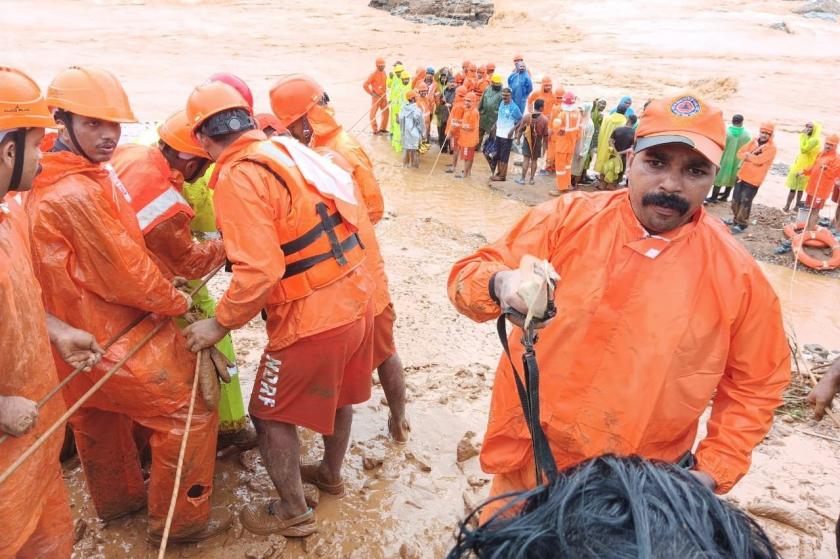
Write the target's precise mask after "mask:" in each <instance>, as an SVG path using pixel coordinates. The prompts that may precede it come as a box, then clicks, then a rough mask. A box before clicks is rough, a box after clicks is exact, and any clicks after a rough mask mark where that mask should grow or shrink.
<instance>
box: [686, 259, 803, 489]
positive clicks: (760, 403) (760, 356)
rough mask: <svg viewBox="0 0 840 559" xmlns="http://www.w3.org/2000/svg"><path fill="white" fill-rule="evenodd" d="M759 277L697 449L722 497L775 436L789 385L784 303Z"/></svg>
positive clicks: (751, 283) (701, 466)
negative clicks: (770, 433) (775, 424)
mask: <svg viewBox="0 0 840 559" xmlns="http://www.w3.org/2000/svg"><path fill="white" fill-rule="evenodd" d="M757 274H760V272H756V273H754V274H752V275H751V276H748V277H747V279H746V280H745V281H747V282H748V284H747V292H748V293H749V294H750V297H749V299H748V300H747V301H746V302H745V303H744V305H743V307H742V309H741V312H740V313H739V314H740V317H739V318H738V319H737V322H736V324H735V326H734V328H733V335H732V338H731V342H730V346H729V354H728V358H727V362H726V368H725V370H724V374H723V377H722V378H721V381H720V384H719V385H718V387H717V393H716V395H715V397H714V400H713V403H712V415H711V418H710V419H709V423H708V435H707V436H706V438H705V439H703V440H702V441H701V442H700V445H699V446H698V448H697V469H698V470H700V471H703V472H706V473H708V474H709V475H711V476H712V477H713V478H714V479H715V481H716V482H717V489H716V492H717V493H726V492H727V491H729V490H730V489H731V488H732V486H733V485H735V483H737V482H738V480H740V479H741V478H742V477H743V476H744V474H746V473H747V470H748V469H749V467H750V458H751V454H752V451H753V448H755V446H756V445H758V444H759V443H760V442H761V441H762V439H764V437H765V435H767V432H768V431H769V430H770V427H771V425H772V423H773V411H774V410H775V409H776V408H777V407H778V406H779V405H780V404H781V403H782V392H783V391H784V389H785V387H786V386H787V385H788V383H789V382H790V349H789V347H788V342H787V338H786V336H785V331H784V327H783V325H782V312H781V307H780V305H779V299H778V297H776V294H775V293H774V292H773V289H772V288H771V287H770V285H769V284H768V283H767V280H766V279H765V278H764V277H763V276H762V277H758V275H757ZM768 317H772V319H771V320H769V321H768Z"/></svg>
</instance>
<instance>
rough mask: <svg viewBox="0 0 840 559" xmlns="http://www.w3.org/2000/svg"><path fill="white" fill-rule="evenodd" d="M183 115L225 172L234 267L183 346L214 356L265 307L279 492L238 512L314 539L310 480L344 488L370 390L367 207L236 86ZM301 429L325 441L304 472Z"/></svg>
mask: <svg viewBox="0 0 840 559" xmlns="http://www.w3.org/2000/svg"><path fill="white" fill-rule="evenodd" d="M187 115H188V117H189V120H190V122H192V123H193V126H194V133H195V135H196V137H197V138H198V140H199V142H200V143H201V147H202V149H204V150H205V151H206V152H207V153H208V155H210V157H211V159H213V160H214V161H215V162H216V165H217V166H218V179H217V183H216V187H215V198H214V203H215V209H216V218H217V220H218V222H219V226H220V230H221V232H222V238H223V240H224V243H225V252H226V253H227V257H228V259H229V260H230V262H231V263H232V270H233V276H232V278H231V281H230V286H229V287H228V289H227V291H226V292H225V294H224V295H223V296H222V298H221V299H220V301H219V305H218V307H217V309H216V316H215V317H214V318H210V319H206V320H202V321H198V322H195V323H193V324H191V325H190V326H188V327H187V329H186V332H187V341H188V347H189V348H190V349H191V350H192V351H200V350H201V349H204V348H207V347H209V346H211V345H213V344H214V343H216V342H217V341H219V340H220V339H221V338H222V337H223V336H225V335H226V334H227V333H228V332H229V331H230V330H233V329H236V328H241V327H242V326H244V325H245V324H246V323H247V322H248V321H250V320H251V318H252V317H254V316H255V315H258V314H260V313H261V312H263V313H264V316H265V317H266V332H267V334H268V345H267V346H266V349H265V353H264V354H263V357H262V360H261V363H260V367H259V370H258V372H257V376H256V380H255V382H254V392H253V393H252V395H251V403H250V412H251V417H252V419H253V421H254V424H255V425H256V428H257V432H258V434H259V447H260V453H261V455H262V459H263V463H264V464H265V466H266V468H267V470H268V473H269V475H270V477H271V479H272V481H273V482H274V485H275V487H276V488H277V490H278V493H279V494H280V497H281V498H280V499H279V500H277V499H274V500H270V501H269V502H267V503H260V504H253V505H249V506H247V507H245V509H244V510H243V511H242V512H241V514H240V518H241V520H242V523H243V525H244V526H245V527H246V528H247V529H248V530H249V531H252V532H254V533H258V534H269V533H276V534H280V535H284V536H290V537H303V536H307V535H309V534H312V533H313V532H315V531H316V530H317V524H316V522H315V516H314V512H313V511H312V509H309V508H308V507H307V505H306V502H305V500H304V496H303V483H302V481H306V482H308V483H313V484H315V485H316V486H317V487H318V488H319V489H321V490H322V491H324V492H327V493H331V494H335V495H341V494H343V492H344V483H343V481H342V478H341V467H342V463H343V461H344V455H345V453H346V451H347V446H348V443H349V438H350V427H351V425H352V420H353V419H352V418H353V404H357V403H360V402H364V401H365V400H367V399H368V398H369V397H370V393H371V358H372V355H371V354H372V333H373V332H372V331H373V310H372V305H371V294H372V291H373V282H372V280H371V279H370V277H369V274H368V272H367V270H366V269H365V267H363V266H361V264H362V262H363V260H364V258H365V250H364V248H363V247H362V245H361V244H360V243H359V239H358V237H357V230H358V224H359V220H360V219H361V212H364V206H363V205H362V203H361V202H360V201H358V200H357V198H356V196H355V189H354V185H353V182H352V179H351V177H350V176H349V175H348V174H347V173H346V172H344V171H343V170H342V169H340V168H338V167H336V166H335V165H334V164H332V163H330V162H329V161H327V160H325V159H324V158H322V157H320V156H319V155H317V154H315V153H314V152H312V151H311V150H310V149H309V148H307V147H305V146H304V145H303V144H301V143H299V142H298V141H296V140H294V139H292V138H287V137H284V136H275V137H274V138H272V139H271V140H270V141H269V140H267V138H266V136H265V134H263V133H262V132H260V131H258V130H255V124H254V122H253V118H252V115H251V111H250V109H249V107H248V105H247V104H246V103H245V101H244V99H242V97H241V96H240V95H239V94H238V93H237V92H236V91H235V90H234V89H232V88H230V87H228V86H226V85H224V84H220V83H207V84H202V85H200V86H198V87H197V88H195V90H193V92H192V93H191V95H190V97H189V100H188V102H187ZM289 128H290V131H291V128H292V127H289ZM324 309H329V312H324ZM281 378H282V382H280V379H281ZM297 426H302V427H306V428H309V429H312V430H314V431H317V432H319V433H321V434H322V435H323V438H324V458H323V460H322V461H321V462H320V463H319V464H310V465H304V466H301V465H300V463H299V461H300V444H299V441H298V436H297Z"/></svg>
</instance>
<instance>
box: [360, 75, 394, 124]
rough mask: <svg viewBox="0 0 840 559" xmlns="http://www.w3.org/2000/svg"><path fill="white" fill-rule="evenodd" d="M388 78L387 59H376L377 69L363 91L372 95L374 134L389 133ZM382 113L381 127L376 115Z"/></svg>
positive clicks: (364, 85) (380, 117)
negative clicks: (386, 71)
mask: <svg viewBox="0 0 840 559" xmlns="http://www.w3.org/2000/svg"><path fill="white" fill-rule="evenodd" d="M387 82H388V76H387V75H386V74H385V59H384V58H377V59H376V69H375V70H374V71H373V72H371V74H370V75H369V76H368V78H367V79H366V80H365V83H364V84H362V89H364V90H365V93H367V94H368V95H370V131H371V133H372V134H386V133H387V132H388V95H387V93H388V84H387ZM377 113H380V116H379V125H377V123H376V114H377Z"/></svg>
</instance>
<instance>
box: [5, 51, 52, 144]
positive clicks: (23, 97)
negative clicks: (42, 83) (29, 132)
mask: <svg viewBox="0 0 840 559" xmlns="http://www.w3.org/2000/svg"><path fill="white" fill-rule="evenodd" d="M56 126H57V124H56V123H55V121H54V120H53V117H52V114H51V113H50V109H49V107H47V102H46V101H44V98H43V97H41V90H40V89H39V88H38V84H36V83H35V81H34V80H33V79H32V78H30V77H29V76H27V75H26V74H24V73H23V72H21V71H20V70H17V69H15V68H8V67H6V66H0V130H11V129H13V128H55V127H56Z"/></svg>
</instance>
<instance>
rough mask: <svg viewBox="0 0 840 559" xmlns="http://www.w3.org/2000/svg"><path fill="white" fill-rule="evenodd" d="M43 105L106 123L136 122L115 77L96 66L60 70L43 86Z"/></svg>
mask: <svg viewBox="0 0 840 559" xmlns="http://www.w3.org/2000/svg"><path fill="white" fill-rule="evenodd" d="M47 105H49V106H51V107H55V108H58V109H63V110H65V111H67V112H70V113H73V114H77V115H82V116H86V117H89V118H98V119H100V120H106V121H108V122H137V119H136V118H134V112H133V111H132V110H131V106H130V105H129V104H128V96H127V95H126V94H125V90H123V87H122V85H120V82H119V80H117V78H116V77H114V74H112V73H111V72H108V71H107V70H102V69H100V68H91V67H81V66H71V67H69V68H67V69H66V70H64V71H62V72H61V73H60V74H58V75H57V76H56V77H55V79H53V81H52V83H51V84H50V86H49V88H47Z"/></svg>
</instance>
